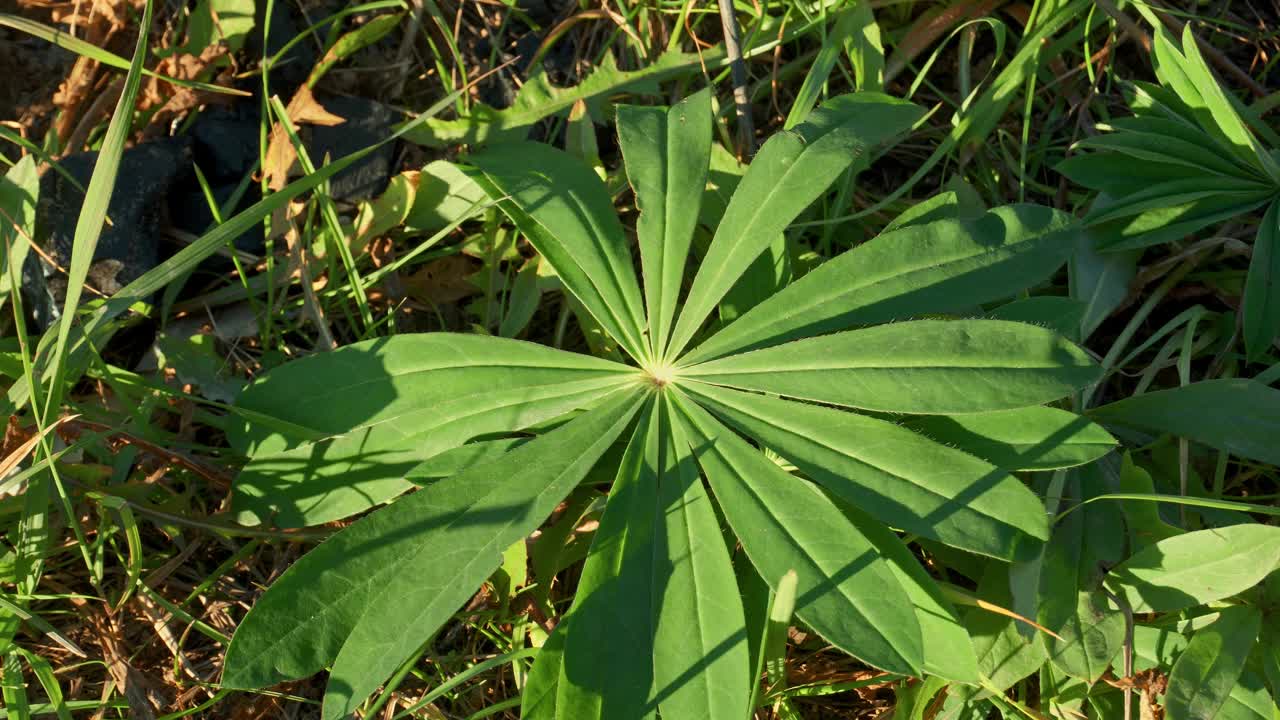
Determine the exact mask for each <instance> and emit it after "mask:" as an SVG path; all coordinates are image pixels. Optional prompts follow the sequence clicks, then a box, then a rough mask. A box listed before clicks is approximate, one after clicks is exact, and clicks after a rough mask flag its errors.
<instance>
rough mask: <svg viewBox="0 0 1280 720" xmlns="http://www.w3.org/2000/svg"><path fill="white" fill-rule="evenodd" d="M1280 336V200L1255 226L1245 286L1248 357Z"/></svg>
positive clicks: (1258, 355) (1257, 354) (1260, 353)
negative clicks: (1251, 258) (1256, 235)
mask: <svg viewBox="0 0 1280 720" xmlns="http://www.w3.org/2000/svg"><path fill="white" fill-rule="evenodd" d="M1276 335H1280V200H1277V201H1273V202H1272V203H1271V206H1270V207H1268V208H1267V214H1266V215H1264V216H1263V218H1262V225H1260V226H1258V238H1257V240H1255V241H1254V243H1253V260H1252V261H1251V262H1250V263H1249V277H1248V279H1247V280H1246V281H1245V285H1244V346H1245V349H1246V351H1247V353H1248V356H1249V359H1250V360H1257V359H1259V358H1261V357H1262V356H1263V355H1265V354H1266V353H1267V351H1268V350H1270V348H1271V343H1272V341H1273V340H1275V338H1276Z"/></svg>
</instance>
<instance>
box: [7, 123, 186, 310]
mask: <svg viewBox="0 0 1280 720" xmlns="http://www.w3.org/2000/svg"><path fill="white" fill-rule="evenodd" d="M97 161H98V153H96V152H92V153H79V154H76V155H70V156H68V157H66V158H63V159H62V160H61V161H60V165H61V166H62V168H63V170H65V171H66V172H67V173H68V174H69V175H71V176H72V177H74V178H75V179H76V180H77V181H78V182H79V183H80V184H81V185H82V186H83V187H85V188H87V187H88V186H89V180H90V178H91V177H92V175H93V168H94V166H95V165H96V164H97ZM191 172H192V171H191V144H190V141H189V140H187V139H185V138H170V139H166V140H163V141H159V142H150V143H143V144H141V145H138V146H136V147H133V148H130V149H128V150H125V152H124V155H123V157H122V158H121V160H120V170H119V173H118V175H117V178H116V185H115V190H114V192H113V193H112V194H111V202H110V204H109V205H108V207H107V217H108V218H109V219H110V220H111V223H110V224H107V225H104V226H103V229H102V234H101V235H100V236H99V238H98V246H97V248H96V250H95V252H94V254H93V264H92V266H90V269H89V279H88V282H89V285H91V286H92V287H94V288H95V289H97V290H98V291H99V292H101V293H104V294H107V295H110V294H112V293H114V292H116V291H118V290H119V289H120V288H122V287H124V286H125V285H128V284H129V283H131V282H133V281H134V280H137V279H138V278H139V277H141V276H142V275H143V274H144V273H146V272H147V271H148V270H150V269H152V268H153V267H155V266H156V264H157V263H158V262H159V254H160V249H159V240H160V230H161V228H162V227H164V225H165V219H166V218H165V215H166V214H167V206H168V203H167V197H168V194H169V192H170V190H171V189H172V188H173V187H175V186H176V185H178V184H179V183H181V182H183V181H184V180H185V179H186V178H188V177H189V176H190V174H191ZM83 205H84V193H83V192H82V191H81V190H80V189H79V188H77V187H76V186H75V185H74V184H73V183H71V182H70V181H68V180H67V179H66V178H65V177H64V176H63V175H62V174H61V173H58V172H57V171H55V170H48V171H46V172H45V173H44V175H42V176H41V178H40V202H39V206H38V209H37V215H36V233H37V237H38V238H41V239H42V240H41V246H42V247H43V249H44V251H45V253H47V254H48V255H49V256H50V257H51V258H52V259H53V261H54V262H55V263H57V265H58V266H59V267H61V268H62V270H59V269H57V268H55V267H53V266H51V265H50V264H49V263H48V262H47V261H45V260H44V259H43V258H40V257H38V256H37V254H35V253H32V254H31V255H29V256H28V260H27V264H26V266H25V267H24V268H23V292H24V295H25V296H26V297H27V300H28V303H29V304H30V305H31V311H32V315H33V316H34V317H35V320H36V323H37V324H38V325H39V326H40V327H42V328H45V327H48V326H49V325H50V324H51V323H52V322H53V321H54V320H55V319H56V318H57V317H58V314H59V313H60V311H61V308H62V305H63V303H64V301H65V299H66V291H67V277H66V274H65V273H64V270H66V269H67V268H68V267H69V266H70V264H71V251H72V247H73V246H74V242H75V232H76V222H77V221H78V220H79V217H80V211H81V208H82V207H83Z"/></svg>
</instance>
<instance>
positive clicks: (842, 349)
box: [680, 320, 1100, 414]
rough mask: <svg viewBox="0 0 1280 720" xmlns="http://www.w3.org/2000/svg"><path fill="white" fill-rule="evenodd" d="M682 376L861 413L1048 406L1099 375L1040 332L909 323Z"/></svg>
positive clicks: (1001, 325)
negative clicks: (1042, 404) (838, 406)
mask: <svg viewBox="0 0 1280 720" xmlns="http://www.w3.org/2000/svg"><path fill="white" fill-rule="evenodd" d="M680 374H681V376H687V377H689V378H690V379H694V380H700V381H703V382H708V383H714V384H716V385H725V386H729V387H736V388H740V389H746V390H758V391H761V392H768V393H777V394H780V395H788V396H791V397H796V398H802V399H806V400H815V401H818V402H825V403H832V404H836V405H845V406H848V407H855V408H863V409H867V410H883V411H888V412H905V413H944V414H957V413H972V412H985V411H989V410H1004V409H1009V408H1018V407H1026V406H1029V405H1039V404H1041V403H1044V402H1048V401H1050V400H1056V399H1058V398H1061V397H1063V396H1065V395H1067V394H1068V393H1070V392H1071V391H1072V390H1074V389H1076V388H1079V387H1083V386H1085V385H1087V384H1089V383H1090V382H1093V381H1094V380H1096V379H1097V378H1098V376H1099V374H1100V371H1099V368H1098V366H1097V365H1096V364H1095V363H1094V362H1093V361H1092V360H1091V359H1090V358H1089V356H1088V355H1086V354H1085V353H1084V351H1082V350H1081V349H1080V348H1078V347H1076V346H1075V345H1072V344H1071V343H1069V342H1067V341H1066V340H1064V339H1062V338H1061V337H1060V336H1058V335H1055V334H1054V333H1052V332H1050V331H1048V330H1046V329H1044V328H1039V327H1035V326H1033V325H1024V324H1022V323H1013V322H1006V321H1003V320H917V321H914V322H902V323H894V324H892V325H880V326H876V327H870V328H864V329H862V330H850V331H847V332H842V333H836V334H833V335H825V336H822V337H816V338H809V339H805V340H796V341H794V342H790V343H787V344H785V345H779V346H776V347H771V348H766V349H764V350H755V351H752V352H748V353H743V354H740V355H732V356H729V357H726V358H721V359H719V360H712V361H711V362H706V363H702V364H699V365H694V366H692V367H686V368H682V369H681V370H680ZM957 388H964V390H963V392H958V391H957Z"/></svg>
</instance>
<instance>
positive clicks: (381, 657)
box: [222, 391, 640, 719]
mask: <svg viewBox="0 0 1280 720" xmlns="http://www.w3.org/2000/svg"><path fill="white" fill-rule="evenodd" d="M639 399H640V398H639V396H638V395H637V393H636V392H635V391H629V392H620V393H616V394H615V396H614V397H613V398H612V399H610V400H609V401H608V402H607V403H605V404H604V405H601V406H600V407H598V408H596V409H594V410H592V411H590V412H588V413H586V414H584V415H582V416H580V417H578V418H576V419H574V420H572V421H570V422H569V423H567V424H566V425H564V426H563V427H560V428H558V429H556V430H553V431H551V432H549V433H547V434H546V435H543V436H541V437H539V438H537V439H535V440H533V441H530V442H529V443H527V444H525V445H522V446H521V447H518V448H516V449H515V450H512V451H511V452H509V453H507V454H506V455H504V456H502V457H501V458H499V459H498V460H496V461H493V462H490V463H486V464H484V465H478V466H473V467H471V468H470V469H468V470H466V471H464V472H462V473H459V474H458V475H455V476H453V477H451V478H448V479H446V480H442V481H440V482H438V483H436V484H434V485H433V486H431V487H430V488H427V489H425V490H423V491H421V492H417V493H414V494H412V495H410V496H408V497H406V498H405V499H403V500H401V501H400V502H397V503H395V504H394V505H391V506H389V507H387V508H384V509H382V510H379V511H377V512H375V513H373V514H371V515H369V516H368V517H366V518H364V519H362V520H360V521H358V522H356V523H355V524H353V525H351V526H350V527H349V528H347V529H346V530H343V531H342V532H340V533H338V534H337V535H335V536H333V537H332V538H330V539H329V540H327V541H326V542H324V543H322V544H321V545H320V546H319V547H317V548H316V549H314V550H312V551H311V552H310V553H308V554H307V555H305V556H303V557H302V559H300V560H299V561H298V562H296V563H294V565H293V566H292V567H290V568H289V570H288V571H286V572H285V574H284V575H282V576H281V577H280V579H279V580H277V581H276V582H275V584H273V585H272V586H271V588H270V589H269V590H268V591H267V593H266V594H265V595H263V596H262V598H260V599H259V600H258V602H257V604H255V605H254V608H253V609H252V610H251V611H250V612H249V614H248V615H246V616H245V618H244V620H243V621H242V622H241V623H240V626H239V628H238V629H237V631H236V635H235V637H234V639H233V640H232V643H231V647H230V648H229V649H228V650H227V656H226V662H225V665H224V668H223V678H222V682H223V685H225V686H227V687H232V688H257V687H265V686H267V685H272V684H275V683H277V682H280V681H282V680H286V679H293V678H300V677H305V676H307V675H310V674H312V673H314V672H317V671H318V670H320V669H322V668H324V667H325V666H326V665H329V664H331V663H332V665H333V670H332V673H331V680H330V684H329V689H328V691H327V694H326V700H325V712H324V717H325V718H326V719H329V718H340V717H344V716H345V715H346V714H347V713H349V712H351V710H353V709H354V707H355V706H356V705H358V704H359V703H360V702H361V701H363V699H364V698H365V697H366V696H367V695H368V694H369V693H370V692H372V690H374V689H375V688H376V687H377V686H378V685H379V684H380V683H381V682H382V681H383V680H385V679H386V678H387V677H388V676H390V675H391V673H392V672H393V671H394V670H395V669H396V667H397V666H398V665H400V664H401V663H402V662H404V661H405V659H406V658H408V657H409V656H410V655H411V654H412V653H413V652H415V651H416V650H417V649H418V648H419V647H421V645H422V644H423V643H424V642H425V641H426V640H427V639H428V638H429V637H430V635H431V634H432V633H433V632H434V631H435V629H436V628H437V627H439V625H440V624H441V623H443V622H444V621H445V620H446V619H448V617H449V615H450V614H451V613H453V612H454V610H456V609H457V608H458V607H459V606H460V605H462V604H463V603H464V602H465V601H466V599H467V598H468V597H470V596H471V594H472V593H473V592H474V591H475V588H476V587H477V586H478V585H479V584H480V582H481V581H483V580H484V578H485V577H487V576H488V575H489V573H490V572H492V570H493V569H494V568H495V567H497V566H498V564H499V562H500V559H501V553H502V551H503V550H505V549H506V548H507V547H508V546H510V545H511V543H513V542H515V541H516V540H518V539H520V538H522V537H524V536H525V535H528V534H529V533H530V532H532V530H533V529H534V528H535V527H537V526H538V524H539V523H541V522H542V521H543V520H544V519H545V518H546V516H547V515H548V514H549V513H550V512H551V510H552V509H553V508H554V507H555V505H556V504H557V503H559V502H560V500H561V499H562V498H563V497H564V495H566V494H567V493H568V492H569V491H570V490H571V489H573V487H574V486H575V485H577V483H578V481H579V480H581V478H582V477H583V476H584V475H586V473H587V471H588V470H590V469H591V467H592V465H594V464H595V461H596V460H597V459H598V458H599V457H600V455H602V454H603V453H604V451H605V450H606V449H607V448H608V447H609V445H610V444H611V443H612V442H613V441H614V439H615V438H616V437H617V436H618V435H620V434H621V433H622V431H623V429H624V428H625V427H626V425H627V424H628V422H629V421H630V419H631V418H632V417H633V415H634V414H635V411H636V409H637V407H638V404H639Z"/></svg>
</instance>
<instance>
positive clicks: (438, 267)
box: [404, 255, 480, 305]
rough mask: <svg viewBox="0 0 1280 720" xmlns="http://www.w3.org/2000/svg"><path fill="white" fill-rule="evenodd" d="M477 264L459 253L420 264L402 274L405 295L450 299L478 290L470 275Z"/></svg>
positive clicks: (432, 301)
mask: <svg viewBox="0 0 1280 720" xmlns="http://www.w3.org/2000/svg"><path fill="white" fill-rule="evenodd" d="M476 268H477V264H476V263H475V262H474V261H472V260H470V259H468V258H466V257H465V256H462V255H449V256H447V257H442V258H440V259H439V260H433V261H432V262H429V263H427V264H426V265H423V266H422V267H421V268H420V269H419V270H418V271H416V272H414V273H413V274H412V275H409V276H407V277H405V278H404V291H405V294H406V295H408V296H409V297H412V298H415V299H417V300H421V301H423V302H426V303H428V304H432V305H439V304H444V303H454V302H457V301H459V300H462V299H464V298H468V297H471V296H472V295H475V294H477V293H479V292H480V289H479V288H477V287H476V286H475V285H474V284H472V282H471V280H470V278H471V276H472V275H473V274H475V272H476Z"/></svg>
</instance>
